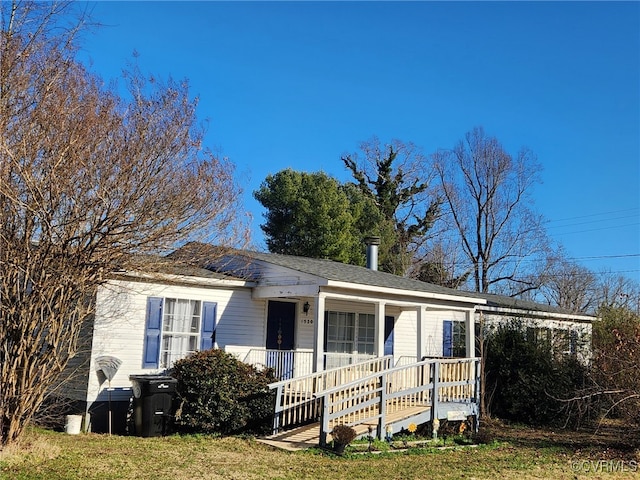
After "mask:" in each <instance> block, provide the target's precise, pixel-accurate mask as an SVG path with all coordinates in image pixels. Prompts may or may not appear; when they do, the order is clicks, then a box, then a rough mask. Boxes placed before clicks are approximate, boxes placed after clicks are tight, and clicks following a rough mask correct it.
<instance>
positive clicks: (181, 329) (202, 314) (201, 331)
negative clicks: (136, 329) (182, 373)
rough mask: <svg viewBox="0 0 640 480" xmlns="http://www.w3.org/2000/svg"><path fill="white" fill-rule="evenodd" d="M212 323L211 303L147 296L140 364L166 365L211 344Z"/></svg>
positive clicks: (213, 307) (214, 316) (214, 319)
mask: <svg viewBox="0 0 640 480" xmlns="http://www.w3.org/2000/svg"><path fill="white" fill-rule="evenodd" d="M215 324H216V304H215V303H212V302H201V301H200V300H187V299H177V298H160V297H149V298H148V299H147V321H146V335H145V344H144V352H143V368H170V367H171V366H172V365H173V363H174V362H175V361H176V360H179V359H181V358H184V357H186V356H187V355H189V354H190V353H193V352H195V351H196V350H207V349H209V348H211V347H212V346H213V342H214V340H213V336H214V332H215Z"/></svg>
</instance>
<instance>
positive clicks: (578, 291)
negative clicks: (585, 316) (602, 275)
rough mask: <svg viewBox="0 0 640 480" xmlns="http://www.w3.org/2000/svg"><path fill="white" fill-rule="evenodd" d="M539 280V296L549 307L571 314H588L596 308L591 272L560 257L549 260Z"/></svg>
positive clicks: (593, 281) (594, 278)
mask: <svg viewBox="0 0 640 480" xmlns="http://www.w3.org/2000/svg"><path fill="white" fill-rule="evenodd" d="M541 280H542V287H541V294H542V295H543V296H544V297H545V298H546V299H547V301H548V302H549V304H550V305H556V306H558V307H560V308H564V309H566V310H567V311H570V312H572V313H589V312H594V311H595V310H596V309H597V308H598V302H597V301H596V299H595V288H596V277H595V275H594V274H593V272H591V271H590V270H589V269H587V268H585V267H583V266H580V265H578V264H576V263H575V262H572V261H570V260H567V259H566V257H564V256H562V255H560V256H557V257H555V258H553V259H552V260H551V264H550V266H549V268H548V269H547V271H546V272H545V273H544V274H543V276H542V279H541Z"/></svg>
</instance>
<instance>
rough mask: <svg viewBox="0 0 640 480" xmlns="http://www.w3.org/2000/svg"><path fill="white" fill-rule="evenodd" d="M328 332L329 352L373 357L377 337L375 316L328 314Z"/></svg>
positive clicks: (346, 313)
mask: <svg viewBox="0 0 640 480" xmlns="http://www.w3.org/2000/svg"><path fill="white" fill-rule="evenodd" d="M326 330H327V331H326V336H327V346H326V350H327V352H329V353H348V354H356V353H360V354H367V355H373V353H374V350H375V335H376V320H375V316H374V315H371V314H366V313H352V312H327V329H326Z"/></svg>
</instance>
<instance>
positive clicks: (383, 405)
mask: <svg viewBox="0 0 640 480" xmlns="http://www.w3.org/2000/svg"><path fill="white" fill-rule="evenodd" d="M387 377H388V374H387V372H386V371H384V370H383V371H382V372H381V374H380V418H379V419H378V440H383V439H384V435H385V431H386V430H385V426H386V424H387V418H386V417H387V381H388V378H387Z"/></svg>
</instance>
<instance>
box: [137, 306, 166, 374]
mask: <svg viewBox="0 0 640 480" xmlns="http://www.w3.org/2000/svg"><path fill="white" fill-rule="evenodd" d="M161 331H162V298H160V297H148V298H147V321H146V331H145V336H144V352H143V355H142V368H158V365H159V361H160V333H161Z"/></svg>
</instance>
